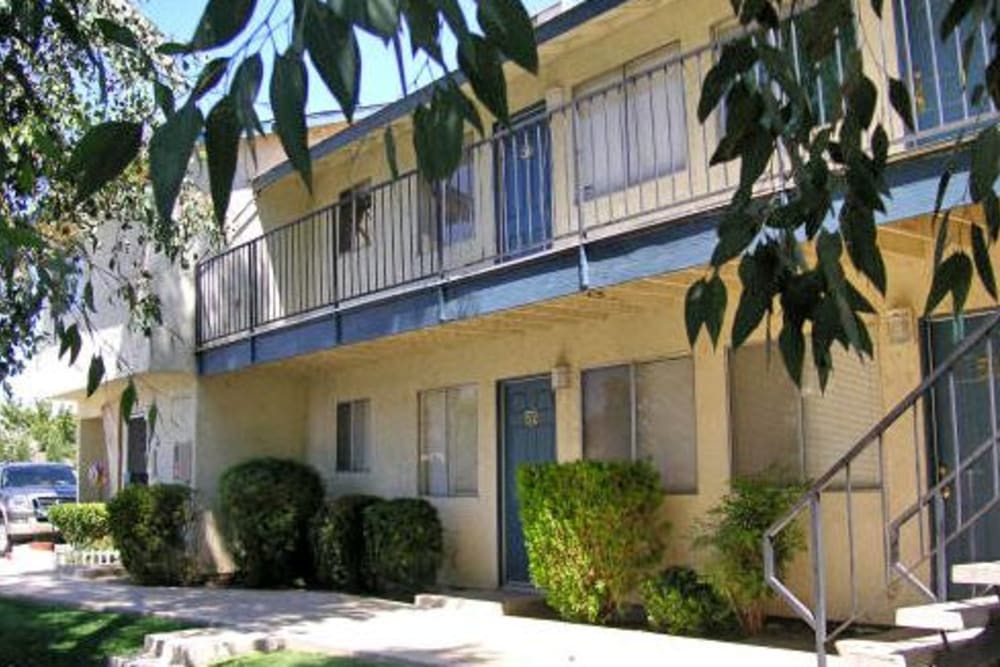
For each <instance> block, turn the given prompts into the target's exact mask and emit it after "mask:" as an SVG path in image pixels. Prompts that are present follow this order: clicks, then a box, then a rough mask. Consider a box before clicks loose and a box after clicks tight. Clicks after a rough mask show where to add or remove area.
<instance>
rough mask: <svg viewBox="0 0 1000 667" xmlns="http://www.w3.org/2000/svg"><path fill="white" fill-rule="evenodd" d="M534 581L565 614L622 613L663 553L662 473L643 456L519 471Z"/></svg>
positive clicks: (601, 617)
mask: <svg viewBox="0 0 1000 667" xmlns="http://www.w3.org/2000/svg"><path fill="white" fill-rule="evenodd" d="M517 486H518V498H519V501H520V512H521V523H522V525H523V528H524V538H525V546H526V548H527V552H528V564H529V569H530V571H531V579H532V581H533V582H534V583H535V584H536V585H537V586H538V587H539V588H541V589H542V590H543V591H544V592H545V598H546V600H547V602H548V603H549V604H550V605H551V606H552V607H553V608H554V609H555V610H556V611H557V612H559V614H560V615H561V616H562V617H563V618H565V619H568V620H573V621H587V622H590V623H595V622H601V623H607V622H613V621H616V620H618V619H619V618H620V615H621V611H622V609H623V607H624V605H625V604H626V602H627V600H628V597H629V596H630V595H631V594H633V593H635V592H636V591H637V589H638V588H639V585H640V583H641V582H642V581H644V580H645V579H647V578H648V577H649V576H650V575H651V574H652V573H653V572H655V571H656V569H657V568H658V566H659V564H660V560H661V556H662V553H663V544H662V534H663V532H664V530H665V528H666V526H665V525H658V524H659V521H658V516H657V515H658V511H659V508H660V503H661V502H662V500H663V491H662V488H661V484H660V476H659V474H658V473H657V471H656V470H655V469H654V468H653V467H652V466H651V465H650V464H649V463H647V462H645V461H641V462H634V463H633V462H606V461H574V462H572V463H543V464H535V465H524V466H522V467H521V468H520V469H518V471H517Z"/></svg>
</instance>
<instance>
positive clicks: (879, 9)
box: [872, 0, 883, 19]
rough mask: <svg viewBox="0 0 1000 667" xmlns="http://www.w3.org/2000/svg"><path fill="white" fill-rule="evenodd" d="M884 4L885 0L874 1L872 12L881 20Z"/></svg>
mask: <svg viewBox="0 0 1000 667" xmlns="http://www.w3.org/2000/svg"><path fill="white" fill-rule="evenodd" d="M882 2H883V0H872V11H873V12H875V16H877V17H879V18H880V19H881V18H882Z"/></svg>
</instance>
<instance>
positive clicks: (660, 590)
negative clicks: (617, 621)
mask: <svg viewBox="0 0 1000 667" xmlns="http://www.w3.org/2000/svg"><path fill="white" fill-rule="evenodd" d="M641 591H642V605H643V607H644V608H645V609H646V619H647V620H648V621H649V625H650V626H651V627H652V628H653V629H655V630H659V631H661V632H666V633H669V634H672V635H692V636H695V637H705V636H709V635H720V634H729V633H731V632H732V631H733V628H734V627H735V624H736V618H735V617H734V616H733V612H732V610H731V609H730V608H729V605H728V604H726V601H725V600H723V599H722V598H721V597H720V596H719V594H718V593H716V592H715V589H714V588H712V586H711V585H709V584H708V583H706V582H704V581H702V580H701V577H699V576H698V573H697V572H695V571H694V570H692V569H691V568H689V567H671V568H668V569H667V570H665V571H664V572H663V573H661V574H660V575H659V576H657V577H653V578H650V579H647V580H646V581H644V582H643V584H642V589H641Z"/></svg>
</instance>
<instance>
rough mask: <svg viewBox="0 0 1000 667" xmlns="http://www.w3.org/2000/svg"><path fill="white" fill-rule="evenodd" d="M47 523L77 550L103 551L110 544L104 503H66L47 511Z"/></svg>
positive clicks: (109, 530) (109, 531)
mask: <svg viewBox="0 0 1000 667" xmlns="http://www.w3.org/2000/svg"><path fill="white" fill-rule="evenodd" d="M49 521H51V522H52V525H53V526H55V527H56V529H58V530H59V532H60V533H61V534H62V536H63V539H64V540H66V542H67V544H70V545H71V546H73V547H76V548H77V549H103V548H107V547H108V546H109V543H110V541H111V540H110V536H111V529H110V527H109V525H108V508H107V505H105V504H104V503H66V504H65V505H56V506H54V507H52V508H51V509H50V510H49Z"/></svg>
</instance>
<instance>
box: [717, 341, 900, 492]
mask: <svg viewBox="0 0 1000 667" xmlns="http://www.w3.org/2000/svg"><path fill="white" fill-rule="evenodd" d="M831 353H832V355H833V367H834V370H833V373H832V374H831V375H830V380H829V382H828V383H827V386H826V391H825V392H821V391H820V389H819V387H818V382H817V381H816V380H815V373H816V371H815V368H814V367H813V365H812V361H811V356H809V355H807V363H806V368H805V369H804V370H803V376H804V378H803V389H802V390H801V391H800V390H799V388H798V387H796V386H795V383H793V382H792V380H791V378H789V376H788V373H787V372H786V371H785V367H784V365H783V363H782V360H781V353H780V352H779V351H778V349H777V347H772V349H771V350H770V354H769V353H768V348H767V347H766V346H765V345H763V344H755V345H744V346H743V347H741V348H739V349H738V350H734V351H732V352H731V353H730V358H729V376H730V377H729V387H730V403H731V407H732V418H731V424H732V440H733V460H732V473H733V476H734V477H750V476H759V475H769V476H775V477H783V478H791V479H796V480H802V479H815V478H816V477H819V476H820V475H822V474H823V473H825V472H826V471H827V470H829V469H830V467H831V466H833V464H834V463H836V462H837V460H838V459H839V458H840V457H841V456H842V455H843V454H844V453H845V452H846V451H847V450H848V449H850V448H851V447H852V446H854V444H855V443H856V442H857V441H858V439H859V438H860V437H861V436H863V435H864V434H865V432H867V430H868V429H870V428H871V427H872V426H873V425H874V424H875V422H877V421H878V419H879V417H880V415H881V407H882V405H881V402H882V400H881V390H880V383H879V377H878V366H877V365H876V364H875V362H874V361H871V360H866V361H864V362H863V361H861V360H860V359H858V357H857V355H854V354H849V353H847V352H845V351H844V350H843V349H841V348H840V347H836V346H835V347H834V348H832V349H831ZM851 474H852V480H851V481H852V485H853V486H873V485H877V484H878V481H879V480H878V462H877V459H876V458H875V456H874V452H872V454H865V455H863V456H862V457H861V458H860V459H858V460H857V462H856V463H855V464H854V466H852V472H851ZM841 481H843V480H841Z"/></svg>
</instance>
